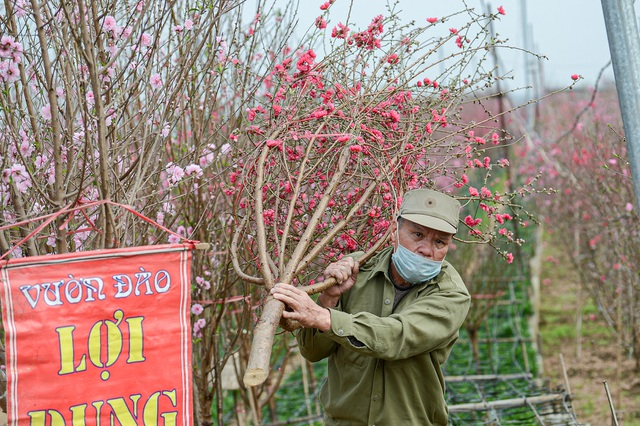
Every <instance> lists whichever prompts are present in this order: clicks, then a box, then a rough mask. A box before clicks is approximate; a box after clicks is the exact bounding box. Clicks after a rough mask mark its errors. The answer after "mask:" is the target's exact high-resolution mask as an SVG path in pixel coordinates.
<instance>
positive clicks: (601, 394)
mask: <svg viewBox="0 0 640 426" xmlns="http://www.w3.org/2000/svg"><path fill="white" fill-rule="evenodd" d="M558 247H559V246H558V244H557V243H554V242H553V237H546V238H545V243H544V246H543V256H542V271H541V282H542V284H541V311H540V336H541V343H542V344H541V350H542V355H543V358H544V365H543V366H544V372H543V375H544V376H545V377H547V378H549V379H550V384H551V386H556V385H557V386H563V387H564V386H565V379H564V374H563V367H562V363H561V355H562V359H563V360H564V366H565V368H564V370H566V373H567V377H568V383H569V386H570V389H571V392H572V394H573V396H574V398H573V405H574V409H575V412H576V416H577V418H578V420H579V421H580V422H582V423H585V424H591V425H592V426H600V425H610V424H612V423H611V409H610V406H609V400H608V398H607V393H606V389H605V382H606V384H607V386H608V387H609V391H610V393H611V398H612V403H613V405H614V410H615V413H616V415H617V418H618V423H619V424H620V425H621V426H622V425H624V426H640V377H639V376H640V374H638V372H636V371H634V366H635V362H634V361H633V360H631V359H627V358H626V357H624V356H622V353H621V351H619V349H618V345H617V344H616V339H615V336H613V334H612V333H611V332H610V331H609V330H608V328H607V327H606V325H605V323H604V321H603V320H601V319H600V318H599V316H598V312H597V309H596V308H595V306H594V305H593V303H591V301H590V300H589V298H588V296H587V295H585V296H584V302H583V303H582V307H581V309H580V310H579V311H578V308H577V307H578V299H579V285H578V282H579V280H578V277H577V274H576V273H575V271H572V269H571V267H570V264H569V263H568V262H567V261H566V259H565V258H564V257H563V254H562V252H561V250H559V248H558ZM578 315H580V318H581V319H582V333H581V338H580V339H578V333H577V326H576V324H577V321H576V319H577V318H578Z"/></svg>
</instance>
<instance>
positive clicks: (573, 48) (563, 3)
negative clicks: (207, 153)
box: [276, 0, 638, 88]
mask: <svg viewBox="0 0 640 426" xmlns="http://www.w3.org/2000/svg"><path fill="white" fill-rule="evenodd" d="M280 1H281V0H277V1H276V3H279V2H280ZM282 1H284V0H282ZM325 1H326V0H301V1H300V10H299V15H300V22H301V24H302V23H304V24H307V23H308V22H310V20H312V19H314V18H315V17H316V16H318V15H320V13H321V11H320V5H321V4H322V3H324V2H325ZM628 1H631V0H628ZM348 4H349V0H335V2H334V4H333V5H332V6H331V8H332V9H331V17H332V18H331V22H330V24H332V25H335V24H336V23H337V22H338V20H337V19H338V16H340V15H344V16H345V17H346V11H347V6H348ZM385 4H386V1H385V0H354V6H355V7H354V10H355V11H356V12H357V13H356V14H355V16H352V21H354V22H355V23H356V24H357V25H358V26H366V25H367V24H368V23H369V22H370V20H371V18H373V17H374V16H376V15H378V14H385V12H386V8H385ZM467 5H468V6H469V7H474V8H477V9H478V10H483V9H485V8H486V7H487V6H488V7H489V8H490V9H491V10H496V9H497V8H498V6H503V7H504V9H505V12H506V14H505V15H504V16H501V20H500V22H497V23H496V24H495V26H494V28H495V31H496V32H498V33H499V34H500V35H501V36H502V37H503V38H505V37H506V38H509V40H510V43H509V44H511V45H514V46H518V47H526V46H525V45H524V41H525V40H526V39H525V34H524V31H523V22H525V19H526V22H528V27H527V28H528V36H526V37H528V39H529V47H530V48H531V50H533V51H535V52H536V53H538V54H541V55H544V56H546V57H547V58H548V60H543V61H541V62H540V63H541V65H542V68H541V69H542V75H543V78H544V83H545V84H546V85H547V86H551V87H564V86H567V85H569V84H570V83H571V75H573V74H580V75H582V76H583V77H584V80H582V81H580V82H579V83H578V84H579V85H580V86H584V87H585V88H586V87H588V86H593V84H595V82H596V79H597V77H598V73H599V72H600V70H601V69H602V68H603V67H606V66H607V63H608V62H609V60H610V57H611V55H610V53H609V46H608V41H607V34H606V28H605V24H604V17H603V12H602V3H601V1H600V0H499V1H498V2H493V1H492V2H488V1H481V0H468V1H467ZM523 5H526V15H523V13H522V12H523V9H524V8H523ZM462 9H464V3H463V2H462V0H438V1H435V0H399V1H398V6H397V10H400V11H401V12H400V16H401V17H402V18H404V19H407V20H411V19H415V20H416V21H419V22H420V21H421V20H423V21H425V23H426V18H428V17H433V16H435V17H441V16H445V15H447V14H449V13H451V12H455V11H460V10H462ZM636 10H638V7H636ZM334 20H335V21H334ZM501 61H502V62H503V65H504V67H505V69H509V70H513V75H514V77H515V79H516V80H515V81H514V84H516V85H517V87H522V86H523V83H524V82H525V81H528V82H531V79H526V77H525V72H524V64H525V57H524V54H522V53H518V52H512V53H511V54H509V53H508V52H503V53H501ZM539 69H540V68H539ZM604 75H605V77H606V79H607V80H608V81H609V82H612V81H613V69H612V68H611V66H610V65H609V66H608V68H607V69H606V72H605V74H604Z"/></svg>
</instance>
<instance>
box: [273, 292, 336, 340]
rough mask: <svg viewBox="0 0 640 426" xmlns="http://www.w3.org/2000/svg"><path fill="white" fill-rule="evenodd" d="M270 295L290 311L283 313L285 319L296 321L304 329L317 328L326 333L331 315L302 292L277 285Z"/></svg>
mask: <svg viewBox="0 0 640 426" xmlns="http://www.w3.org/2000/svg"><path fill="white" fill-rule="evenodd" d="M271 295H272V296H273V297H274V299H277V300H279V301H281V302H282V303H284V304H285V305H287V306H288V307H289V308H291V309H292V311H284V312H283V313H282V316H283V317H284V318H286V319H291V320H294V321H298V323H299V324H300V325H301V326H303V327H306V328H317V329H318V330H321V331H327V330H329V329H330V328H331V314H330V313H329V311H328V310H327V309H325V308H323V307H322V306H318V305H317V304H316V302H314V301H313V299H311V297H309V295H308V294H307V293H305V292H304V291H302V290H300V289H298V288H296V287H294V286H292V285H289V284H285V283H277V284H276V285H275V286H273V288H272V289H271Z"/></svg>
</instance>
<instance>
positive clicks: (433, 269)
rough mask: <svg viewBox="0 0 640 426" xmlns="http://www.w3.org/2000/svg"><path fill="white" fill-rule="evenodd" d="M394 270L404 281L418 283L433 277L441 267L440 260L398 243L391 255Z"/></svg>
mask: <svg viewBox="0 0 640 426" xmlns="http://www.w3.org/2000/svg"><path fill="white" fill-rule="evenodd" d="M391 260H393V265H394V266H395V267H396V271H398V274H400V276H401V277H402V278H404V280H405V281H407V282H408V283H411V284H420V283H423V282H425V281H429V280H430V279H431V278H435V277H436V276H438V274H439V273H440V270H441V269H442V261H440V262H438V261H436V260H431V259H428V258H426V257H423V256H420V255H419V254H417V253H414V252H412V251H411V250H409V249H407V248H405V247H403V246H402V245H401V244H400V243H398V248H397V249H396V251H395V252H394V253H393V254H392V255H391Z"/></svg>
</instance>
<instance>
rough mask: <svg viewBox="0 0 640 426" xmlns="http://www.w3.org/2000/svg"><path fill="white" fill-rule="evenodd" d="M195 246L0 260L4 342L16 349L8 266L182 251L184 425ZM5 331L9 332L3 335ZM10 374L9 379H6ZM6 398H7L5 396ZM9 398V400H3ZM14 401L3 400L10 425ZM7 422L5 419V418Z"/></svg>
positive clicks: (14, 383) (11, 370)
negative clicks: (5, 402)
mask: <svg viewBox="0 0 640 426" xmlns="http://www.w3.org/2000/svg"><path fill="white" fill-rule="evenodd" d="M194 249H195V245H194V244H191V243H183V244H163V245H155V246H138V247H125V248H115V249H105V250H92V251H87V252H70V253H64V254H55V255H44V256H30V257H22V258H16V259H9V260H5V261H0V271H1V272H2V273H1V274H0V277H1V281H2V282H1V283H0V285H2V286H3V289H2V290H3V291H2V292H1V294H3V296H4V297H3V302H4V303H2V308H3V309H2V317H3V321H4V324H5V329H10V333H6V332H5V345H6V346H7V347H9V346H10V348H11V353H12V354H16V353H17V346H16V345H17V332H16V328H15V318H14V313H13V298H12V295H11V281H10V279H9V270H10V269H11V270H14V272H15V270H16V269H21V268H26V267H30V266H34V265H38V266H44V265H47V264H63V263H78V262H85V261H87V260H101V259H107V258H118V257H134V256H141V255H146V254H157V253H171V252H182V253H180V258H179V262H180V264H179V270H180V309H181V312H180V317H179V322H180V345H181V349H180V354H181V355H180V357H181V359H182V362H181V364H182V365H181V370H182V371H181V377H182V387H183V407H184V408H185V409H183V410H182V411H183V415H182V417H183V421H184V423H183V424H185V425H190V424H191V414H192V413H191V411H192V409H193V407H192V400H193V396H192V392H193V390H192V374H191V363H190V362H189V360H190V354H191V321H190V316H189V312H190V310H189V308H190V306H189V305H190V299H191V282H190V275H191V271H190V258H191V251H193V250H194ZM7 334H9V335H10V336H11V338H10V339H7ZM17 358H18V357H17V356H15V355H14V356H12V357H11V364H10V365H9V366H7V369H6V375H7V385H8V384H9V383H11V393H12V394H13V395H17V387H18V377H17V374H18V368H17ZM9 375H11V380H10V379H9ZM9 391H10V390H9V388H8V387H7V395H8V394H9ZM7 400H8V398H7ZM7 402H9V401H7ZM18 412H19V410H18V401H17V399H13V400H12V404H11V405H9V404H7V413H6V414H7V420H8V419H11V425H12V426H18V420H19V419H18V416H17V413H18ZM7 424H9V422H7Z"/></svg>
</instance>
